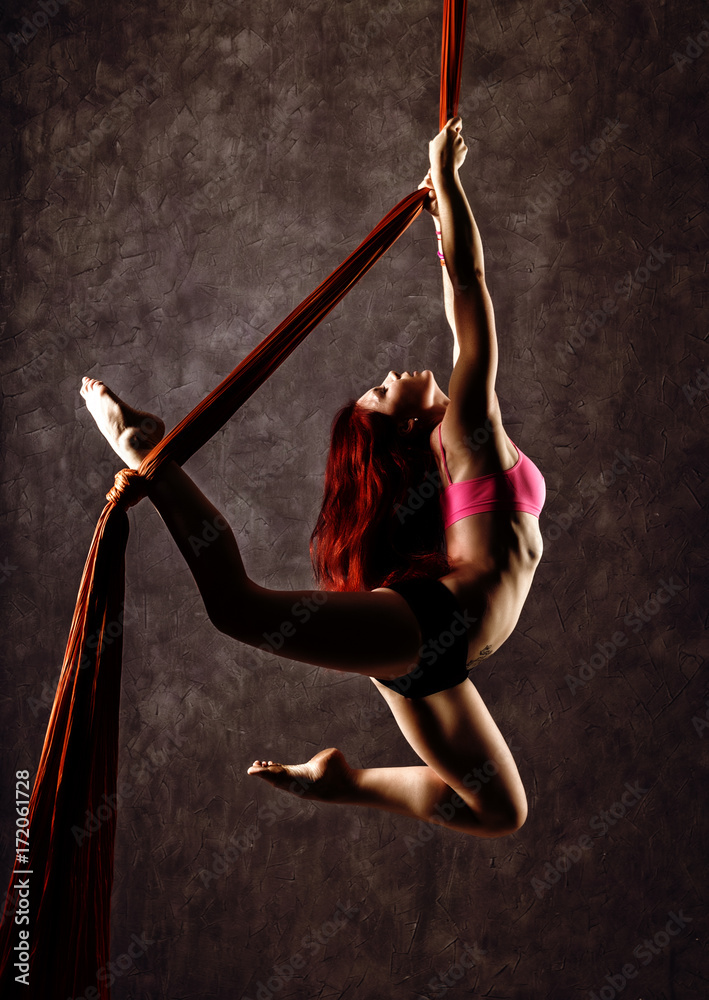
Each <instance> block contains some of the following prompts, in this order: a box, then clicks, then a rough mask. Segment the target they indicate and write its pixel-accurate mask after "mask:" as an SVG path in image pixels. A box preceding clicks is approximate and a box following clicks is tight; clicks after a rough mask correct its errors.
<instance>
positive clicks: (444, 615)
mask: <svg viewBox="0 0 709 1000" xmlns="http://www.w3.org/2000/svg"><path fill="white" fill-rule="evenodd" d="M386 586H387V588H388V589H389V590H395V591H396V592H397V594H401V596H402V597H403V598H404V600H405V601H406V603H407V604H408V605H409V607H410V608H411V610H412V611H413V613H414V615H415V616H416V621H417V622H418V624H419V628H420V629H421V640H422V643H421V646H420V647H419V659H418V663H416V664H415V665H414V666H413V669H412V670H411V671H410V672H409V673H408V674H404V675H403V676H402V677H397V678H396V679H395V680H393V681H389V680H382V678H381V677H377V678H376V679H377V680H378V681H379V683H380V684H383V685H384V686H385V687H388V688H391V690H392V691H398V693H399V694H402V695H403V696H404V697H405V698H425V697H426V695H429V694H436V692H437V691H447V690H448V688H452V687H455V686H456V684H460V683H461V682H462V681H464V680H465V679H466V677H467V676H468V669H467V667H466V663H467V659H468V627H469V626H470V625H472V624H473V623H474V622H475V621H476V620H477V619H475V618H471V617H470V616H469V615H468V614H467V613H464V612H463V609H462V608H461V606H460V604H459V603H458V601H457V599H456V598H455V596H454V595H453V594H452V593H451V592H450V590H449V589H448V587H446V586H445V584H443V583H441V581H440V580H431V579H419V580H402V581H401V583H391V584H386Z"/></svg>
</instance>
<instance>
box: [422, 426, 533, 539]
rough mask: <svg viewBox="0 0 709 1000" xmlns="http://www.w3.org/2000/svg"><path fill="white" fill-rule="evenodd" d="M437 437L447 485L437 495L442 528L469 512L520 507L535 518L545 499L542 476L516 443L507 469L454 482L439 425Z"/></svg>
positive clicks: (475, 512)
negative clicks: (511, 462)
mask: <svg viewBox="0 0 709 1000" xmlns="http://www.w3.org/2000/svg"><path fill="white" fill-rule="evenodd" d="M438 440H439V442H440V445H441V455H442V456H443V464H444V466H445V469H446V475H447V476H448V486H446V487H445V489H444V490H442V492H441V494H440V501H441V511H442V513H443V523H444V526H445V527H446V528H448V527H449V526H450V525H451V524H455V522H456V521H460V520H461V519H462V518H464V517H468V516H469V515H470V514H481V513H482V512H483V511H486V510H524V511H526V512H527V513H528V514H534V516H535V517H539V515H540V513H541V510H542V507H543V506H544V500H545V498H546V484H545V482H544V476H543V475H542V474H541V472H540V471H539V469H538V468H537V467H536V465H535V464H534V462H533V461H532V460H531V459H530V458H527V456H526V455H525V454H524V453H523V452H521V451H520V450H519V448H517V445H516V444H515V448H517V452H518V455H519V457H518V459H517V461H516V462H515V464H514V465H513V466H512V468H511V469H507V471H506V472H492V473H490V475H488V476H476V477H475V478H474V479H465V480H464V481H463V482H462V483H454V482H453V481H452V480H451V474H450V472H449V471H448V462H447V461H446V453H445V451H444V449H443V440H442V438H441V425H440V424H439V425H438ZM512 444H514V441H512Z"/></svg>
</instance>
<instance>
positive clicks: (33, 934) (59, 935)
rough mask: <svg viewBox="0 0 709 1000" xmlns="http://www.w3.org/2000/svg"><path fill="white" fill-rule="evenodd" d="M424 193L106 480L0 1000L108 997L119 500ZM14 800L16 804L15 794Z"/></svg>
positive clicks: (446, 74) (313, 320)
mask: <svg viewBox="0 0 709 1000" xmlns="http://www.w3.org/2000/svg"><path fill="white" fill-rule="evenodd" d="M465 7H466V4H465V2H462V3H459V2H456V0H446V2H445V6H444V42H443V54H442V61H441V85H442V90H441V106H440V115H441V118H442V123H443V124H445V122H446V121H447V120H448V118H450V117H451V116H452V115H453V114H455V110H456V109H457V105H458V89H459V86H460V65H461V59H462V48H463V30H464V21H465ZM461 12H462V13H461ZM444 79H445V84H444ZM443 116H445V117H443ZM441 127H442V125H441ZM426 197H427V192H426V190H425V189H422V190H420V191H415V192H414V193H412V194H411V195H408V196H407V197H406V198H404V199H403V200H402V201H401V202H399V204H398V205H397V206H395V208H393V209H392V210H391V212H389V213H388V215H386V216H385V217H384V218H383V219H382V221H381V222H380V223H379V225H378V226H377V227H376V228H375V229H374V230H372V232H371V233H370V234H369V236H368V237H367V238H366V239H365V240H364V241H363V242H362V243H361V244H360V246H359V247H358V248H357V249H356V250H355V251H354V252H353V253H352V254H350V256H349V257H348V258H347V260H345V261H344V262H343V263H342V264H341V265H340V267H338V268H337V269H336V270H335V271H334V272H333V273H332V274H331V275H330V276H329V277H328V278H327V279H326V280H325V281H324V282H322V284H321V285H319V286H318V288H316V289H315V291H314V292H313V293H312V294H311V295H309V296H308V297H307V298H306V299H305V300H304V301H303V302H302V303H301V304H300V305H299V306H298V307H297V308H296V309H295V310H294V311H293V312H292V313H291V314H290V316H288V317H287V318H286V319H285V320H284V321H283V322H282V323H281V324H280V325H279V326H278V327H277V328H276V329H275V330H274V331H273V332H272V333H271V334H270V335H269V336H268V337H266V338H265V340H264V341H262V343H261V344H259V345H258V346H257V347H256V348H254V350H253V351H251V353H250V354H249V355H248V356H247V357H246V358H245V359H244V360H243V361H242V362H241V363H240V364H239V365H238V366H237V367H236V368H235V369H234V371H232V372H231V374H230V375H228V376H227V377H226V378H225V379H224V380H223V381H222V382H221V383H220V384H219V385H218V386H217V387H216V389H214V390H213V392H211V393H210V394H209V396H207V398H206V399H205V400H203V401H202V402H201V403H199V404H198V406H196V407H195V408H194V410H192V412H191V413H190V414H188V416H187V417H186V418H185V419H184V420H183V421H182V422H181V423H180V424H178V425H177V426H176V427H175V428H174V429H173V430H172V431H171V432H170V433H169V434H168V435H167V436H166V437H165V438H164V439H163V440H162V441H161V442H160V443H159V444H158V445H157V446H156V447H155V448H154V449H153V450H152V451H151V452H150V454H149V455H147V456H146V458H145V459H144V460H143V462H142V463H141V466H140V468H139V470H138V471H137V473H136V472H133V471H131V470H122V471H121V472H119V473H118V475H117V476H116V484H115V486H114V487H113V488H112V489H111V490H110V492H109V493H108V494H107V498H108V501H109V502H108V504H107V505H106V507H104V509H103V511H102V513H101V516H100V518H99V521H98V524H97V526H96V531H95V533H94V537H93V540H92V543H91V548H90V550H89V554H88V557H87V560H86V564H85V567H84V573H83V576H82V580H81V585H80V589H79V595H78V598H77V603H76V608H75V611H74V617H73V620H72V624H71V629H70V633H69V640H68V643H67V647H66V653H65V656H64V662H63V665H62V669H61V673H60V677H59V683H58V686H57V691H56V694H55V698H54V705H53V708H52V712H51V716H50V719H49V725H48V727H47V733H46V736H45V740H44V745H43V748H42V753H41V757H40V762H39V766H38V769H37V774H36V776H35V779H34V783H33V786H32V794H31V797H30V801H29V808H28V810H27V815H21V816H20V817H19V819H18V824H19V825H18V827H17V829H18V834H17V843H16V848H17V851H16V855H15V857H16V860H15V863H14V865H13V874H12V877H11V879H10V885H9V888H8V892H7V896H6V900H5V907H4V911H3V920H2V925H1V926H0V995H1V996H2V997H3V1000H5V998H8V1000H9V998H11V997H12V998H14V997H22V998H28V1000H54V998H58V1000H67V998H70V997H76V998H79V997H93V998H100V1000H110V982H111V978H112V977H111V973H110V970H109V968H108V964H109V943H110V902H111V888H112V880H113V851H114V842H115V829H116V811H117V807H118V805H119V804H120V803H119V798H118V795H117V788H116V783H117V774H118V717H119V701H120V681H121V662H122V619H123V600H124V580H125V550H126V544H127V539H128V518H127V515H126V512H125V508H126V507H128V506H131V505H132V504H134V503H137V502H138V501H139V500H140V499H141V498H142V497H143V496H144V495H145V493H146V489H147V483H146V480H150V479H152V478H153V477H154V476H155V475H157V473H158V471H159V469H160V467H161V465H162V464H163V463H164V462H166V461H170V460H174V461H176V462H177V463H178V464H180V465H181V464H183V463H184V462H185V461H187V459H188V458H189V457H190V456H191V455H193V454H194V453H195V452H196V451H198V450H199V448H201V447H202V445H203V444H204V443H205V442H206V441H208V440H209V439H210V438H211V437H212V436H213V435H214V434H215V433H216V432H217V430H219V428H220V427H222V426H223V425H224V424H225V423H226V421H227V420H228V419H229V417H230V416H232V414H233V413H235V412H236V410H237V409H238V408H239V407H240V406H241V405H242V404H243V403H244V402H245V401H246V400H247V399H248V398H249V397H250V396H251V394H252V393H253V392H255V391H256V389H257V388H258V387H259V386H260V385H262V384H263V382H264V381H266V379H267V378H268V377H269V375H270V374H271V373H272V372H273V371H275V369H276V368H278V367H279V365H280V364H281V363H282V362H283V361H284V360H285V359H286V358H287V357H288V356H289V355H290V354H291V352H292V351H294V350H295V348H296V347H297V346H298V344H299V343H301V341H302V340H303V339H304V338H305V337H306V336H307V335H308V333H310V331H311V330H312V329H314V327H315V326H316V325H317V324H318V323H319V322H320V320H321V319H322V318H323V317H324V316H325V315H327V313H329V312H330V310H331V309H333V308H334V307H335V306H336V305H337V303H338V302H339V301H340V300H341V299H342V298H343V296H344V295H346V293H347V292H348V291H349V289H350V288H351V287H352V286H353V285H354V284H355V283H356V282H357V281H358V280H359V279H360V278H361V277H362V276H363V275H364V274H366V273H367V271H368V270H369V269H370V268H371V267H372V266H373V265H374V263H375V262H376V261H377V260H378V259H379V257H381V255H382V254H383V253H385V252H386V251H387V250H388V249H389V247H390V246H391V245H392V244H393V243H394V242H395V241H396V240H397V239H398V238H399V236H400V235H401V234H402V233H403V232H404V231H405V230H406V229H407V228H408V226H410V225H411V223H412V222H413V221H414V219H415V218H416V217H417V216H418V215H419V214H420V212H421V211H422V208H423V204H424V201H425V199H426ZM19 773H24V772H19ZM20 780H22V779H18V782H19V781H20ZM29 780H30V782H31V776H30V779H29ZM25 787H26V786H25ZM19 788H20V785H19V784H18V789H19ZM18 796H19V792H18ZM18 807H21V808H22V809H23V810H24V808H25V806H24V800H20V798H19V797H18ZM26 846H28V849H27V851H26V853H25V852H24V850H23V848H24V847H26ZM25 934H26V935H27V936H26V937H25V936H24V935H25Z"/></svg>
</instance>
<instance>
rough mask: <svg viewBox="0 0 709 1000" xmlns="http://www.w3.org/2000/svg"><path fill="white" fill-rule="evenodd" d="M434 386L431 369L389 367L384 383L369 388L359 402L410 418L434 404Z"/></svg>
mask: <svg viewBox="0 0 709 1000" xmlns="http://www.w3.org/2000/svg"><path fill="white" fill-rule="evenodd" d="M435 389H438V385H437V384H436V380H435V378H434V377H433V373H432V372H430V371H428V369H426V371H422V372H418V371H414V372H395V371H390V372H389V373H388V375H387V376H386V378H385V379H384V381H383V382H382V383H381V385H377V386H374V388H373V389H369V390H368V391H367V392H365V393H364V395H363V396H360V398H359V399H358V400H357V402H358V404H359V405H360V406H363V407H364V408H365V409H367V410H375V411H376V412H378V413H386V414H387V415H388V416H391V417H396V418H398V419H408V418H409V417H416V416H418V415H419V414H420V413H422V412H423V410H424V409H425V408H426V407H427V406H430V405H431V402H433V399H434V395H435ZM438 391H439V392H440V389H439V390H438Z"/></svg>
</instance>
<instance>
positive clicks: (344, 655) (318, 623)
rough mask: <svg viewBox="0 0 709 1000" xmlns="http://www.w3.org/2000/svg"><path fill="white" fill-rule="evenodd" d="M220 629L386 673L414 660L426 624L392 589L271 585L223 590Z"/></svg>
mask: <svg viewBox="0 0 709 1000" xmlns="http://www.w3.org/2000/svg"><path fill="white" fill-rule="evenodd" d="M210 617H211V619H212V621H213V622H214V624H215V625H216V626H217V628H219V630H220V631H222V632H224V633H225V634H227V635H230V636H232V637H233V638H234V639H238V640H239V641H240V642H245V643H247V644H248V645H250V646H255V647H257V648H261V649H266V650H268V651H269V652H272V653H276V654H277V655H278V656H283V657H285V658H287V659H290V660H298V661H300V662H303V663H311V664H313V665H315V666H318V667H329V668H330V669H334V670H342V671H346V672H349V673H357V674H364V675H365V676H368V677H382V678H384V679H386V680H391V679H394V678H395V677H400V676H401V675H402V674H405V673H408V672H409V671H410V670H412V669H413V668H414V666H415V665H416V663H417V662H418V650H419V648H420V646H421V641H422V640H421V630H420V628H419V625H418V622H417V621H416V618H415V616H414V613H413V611H412V610H411V608H410V607H409V605H408V604H407V602H406V601H405V600H404V598H403V597H402V596H401V595H400V594H398V593H396V592H395V591H393V590H387V589H378V590H372V591H362V592H354V593H351V592H341V591H324V590H269V589H267V588H265V587H260V586H258V584H255V583H249V585H248V586H247V587H246V588H245V589H243V590H240V591H239V593H238V595H235V596H234V597H233V598H230V597H229V595H228V594H225V595H223V597H222V599H221V600H220V601H219V610H218V611H217V612H216V613H215V612H212V614H211V615H210Z"/></svg>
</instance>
